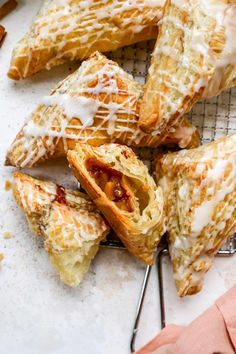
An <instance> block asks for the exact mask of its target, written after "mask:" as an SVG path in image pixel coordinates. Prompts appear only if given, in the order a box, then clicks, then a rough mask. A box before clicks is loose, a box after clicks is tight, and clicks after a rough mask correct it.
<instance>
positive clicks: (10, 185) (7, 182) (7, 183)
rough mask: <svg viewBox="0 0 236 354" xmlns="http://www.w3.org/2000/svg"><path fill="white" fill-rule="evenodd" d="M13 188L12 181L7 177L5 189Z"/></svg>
mask: <svg viewBox="0 0 236 354" xmlns="http://www.w3.org/2000/svg"><path fill="white" fill-rule="evenodd" d="M11 188H12V184H11V182H10V181H9V180H8V179H7V180H6V181H5V191H9V190H10V189H11Z"/></svg>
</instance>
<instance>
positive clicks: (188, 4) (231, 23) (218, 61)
mask: <svg viewBox="0 0 236 354" xmlns="http://www.w3.org/2000/svg"><path fill="white" fill-rule="evenodd" d="M173 6H176V7H178V8H179V10H180V11H186V12H187V13H188V14H189V16H190V20H191V19H192V21H186V23H184V22H183V21H182V20H181V19H180V17H178V15H176V16H175V15H173V12H172V14H171V13H170V14H167V15H166V16H165V17H164V18H163V19H162V20H161V21H160V23H161V24H162V26H163V29H162V35H161V36H160V37H159V39H158V41H157V45H156V47H155V50H154V53H153V56H154V57H155V61H153V63H152V65H151V67H150V69H149V73H150V75H151V76H153V75H154V74H155V72H156V70H158V77H157V80H158V85H164V86H166V87H168V88H169V89H170V91H172V92H175V94H173V95H174V98H173V97H172V95H170V94H168V92H167V94H163V93H162V91H164V90H161V89H159V92H158V95H159V96H161V98H162V101H163V110H165V114H164V115H163V117H162V124H163V125H164V124H165V123H164V121H166V122H167V121H168V120H169V118H170V117H171V116H172V115H173V114H175V113H176V112H179V115H182V114H183V112H181V109H180V107H182V102H183V99H184V98H185V97H186V96H188V95H189V94H190V95H192V92H199V90H200V89H201V88H205V90H204V92H203V98H209V97H212V96H215V95H217V94H219V93H220V91H221V90H222V87H221V85H222V79H223V76H224V72H225V69H226V68H227V69H228V68H229V66H231V69H232V74H231V76H230V80H228V83H229V85H230V82H232V80H234V79H236V40H235V38H236V22H235V18H236V3H226V2H225V1H216V0H198V1H185V2H183V1H181V0H172V1H171V4H170V8H171V7H172V8H173ZM175 12H176V14H177V11H175ZM203 16H205V19H204V21H203ZM212 21H213V22H215V25H214V23H213V25H212V32H209V23H210V22H212ZM193 23H194V24H193ZM167 26H173V27H175V31H176V30H179V31H181V33H179V34H178V33H177V35H176V36H177V37H178V36H179V37H183V42H184V43H185V44H184V53H183V54H181V53H180V52H179V50H178V49H176V48H175V47H174V46H173V45H172V46H170V44H169V43H170V38H171V36H172V34H173V30H171V29H167V28H166V27H167ZM220 31H221V32H222V31H223V32H222V33H223V35H222V36H223V38H224V39H225V44H224V46H223V50H222V52H221V53H219V54H216V53H214V48H212V47H211V46H212V44H211V39H212V36H213V35H214V34H217V33H218V32H220ZM161 56H166V57H169V58H170V59H172V60H174V61H176V62H178V65H179V68H180V70H181V68H182V76H181V77H178V73H176V75H177V79H176V78H175V75H173V72H172V71H171V73H170V74H169V73H168V71H165V70H159V68H157V67H156V65H158V64H156V63H159V62H160V60H161V59H160V57H161ZM200 57H201V69H200V68H199V66H198V65H196V64H195V63H196V61H197V62H199V63H200V59H199V58H200ZM199 65H200V64H199ZM183 69H186V70H185V75H183ZM177 71H178V70H177V69H176V72H177ZM199 75H200V76H199ZM173 101H174V102H173ZM157 128H158V129H159V128H160V127H157Z"/></svg>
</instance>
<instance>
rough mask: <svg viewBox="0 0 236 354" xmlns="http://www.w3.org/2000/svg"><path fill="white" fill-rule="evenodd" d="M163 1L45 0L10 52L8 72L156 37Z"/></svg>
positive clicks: (19, 74)
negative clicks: (28, 27)
mask: <svg viewBox="0 0 236 354" xmlns="http://www.w3.org/2000/svg"><path fill="white" fill-rule="evenodd" d="M163 5H164V0H154V1H153V0H64V1H58V0H50V1H49V0H45V1H44V3H43V5H42V7H41V9H40V11H39V12H38V14H37V16H36V18H35V19H34V21H33V23H32V25H31V28H30V30H29V32H28V33H27V34H26V35H25V36H24V37H23V38H22V39H21V41H20V42H19V43H18V44H17V46H16V48H15V49H14V51H13V54H12V60H11V64H10V68H9V72H8V76H9V77H10V78H12V79H14V80H19V79H24V78H26V77H29V76H31V75H33V74H34V73H36V72H38V71H40V70H42V69H48V70H49V69H50V68H52V67H53V66H55V65H59V64H62V63H64V62H66V61H69V60H83V59H86V58H88V57H89V55H90V54H92V53H93V52H95V51H96V50H98V51H100V52H105V51H112V50H115V49H117V48H120V47H123V46H127V45H130V44H132V43H136V42H140V41H144V40H148V39H151V38H156V36H157V32H158V30H157V23H158V20H159V19H160V17H161V15H162V8H163Z"/></svg>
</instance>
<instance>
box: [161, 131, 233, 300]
mask: <svg viewBox="0 0 236 354" xmlns="http://www.w3.org/2000/svg"><path fill="white" fill-rule="evenodd" d="M156 172H157V177H158V182H159V185H160V186H161V187H162V189H163V194H164V199H165V213H166V220H167V221H168V224H167V233H168V241H169V248H170V254H171V258H172V263H173V270H174V279H175V283H176V287H177V291H178V294H179V295H180V296H185V295H190V294H194V293H197V292H198V291H200V290H201V288H202V282H203V277H204V274H205V273H206V272H207V271H208V269H209V268H210V267H211V265H212V262H213V257H214V255H215V254H216V252H217V251H218V250H219V248H220V247H221V246H222V244H223V243H224V242H225V241H226V240H227V238H228V237H229V236H232V234H233V233H234V232H235V231H236V229H235V227H236V221H235V220H236V134H235V135H232V136H227V137H223V138H220V139H218V140H216V141H214V142H212V143H209V144H207V145H203V146H201V147H199V148H197V149H193V150H189V151H186V150H183V151H181V152H179V153H172V154H167V155H164V156H163V157H162V158H161V159H160V160H158V161H157V167H156Z"/></svg>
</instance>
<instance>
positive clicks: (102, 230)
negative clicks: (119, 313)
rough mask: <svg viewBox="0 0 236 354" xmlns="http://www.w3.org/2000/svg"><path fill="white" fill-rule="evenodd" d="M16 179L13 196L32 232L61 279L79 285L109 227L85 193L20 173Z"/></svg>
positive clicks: (15, 175)
mask: <svg viewBox="0 0 236 354" xmlns="http://www.w3.org/2000/svg"><path fill="white" fill-rule="evenodd" d="M13 177H14V184H13V195H14V197H15V199H16V201H17V203H18V205H19V206H20V207H21V208H22V209H23V211H24V213H25V214H26V217H27V220H28V222H29V225H30V227H31V229H32V231H33V232H34V233H36V234H37V235H38V236H40V237H42V239H43V240H44V247H45V249H46V251H47V253H48V255H49V258H50V260H51V263H52V264H53V266H54V268H55V269H56V271H57V272H58V273H59V275H60V278H61V280H62V281H63V282H64V283H65V284H67V285H69V286H77V285H78V284H79V283H80V282H81V280H82V279H83V277H84V275H85V274H86V273H87V271H88V269H89V265H90V263H91V260H92V259H93V258H94V257H95V255H96V253H97V251H98V248H99V244H100V241H101V240H102V239H104V237H105V236H106V235H107V234H108V232H109V227H108V226H107V224H106V223H105V222H104V220H103V218H102V216H101V215H100V214H99V212H98V211H97V209H96V208H95V205H94V204H93V203H92V202H91V200H90V199H89V198H88V196H87V195H85V194H84V193H80V192H76V191H70V190H67V189H64V188H63V187H61V186H57V185H56V184H54V183H52V182H48V181H42V180H39V179H36V178H32V177H30V176H28V175H25V174H23V173H20V172H15V173H14V174H13Z"/></svg>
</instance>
